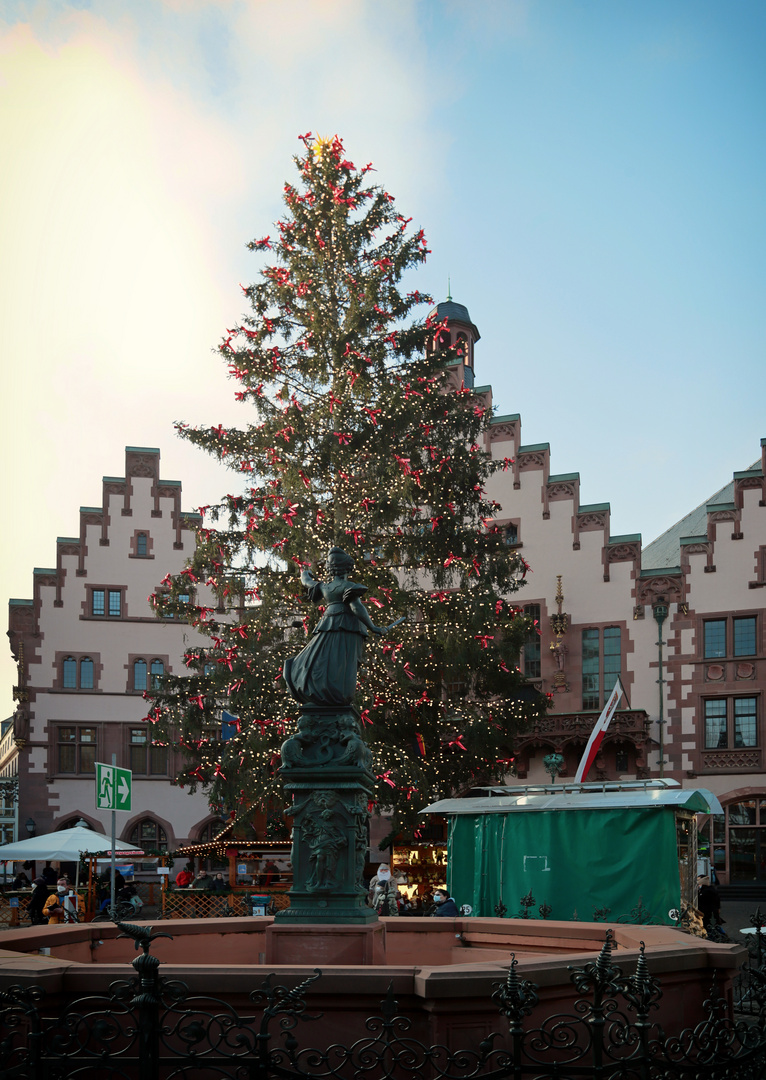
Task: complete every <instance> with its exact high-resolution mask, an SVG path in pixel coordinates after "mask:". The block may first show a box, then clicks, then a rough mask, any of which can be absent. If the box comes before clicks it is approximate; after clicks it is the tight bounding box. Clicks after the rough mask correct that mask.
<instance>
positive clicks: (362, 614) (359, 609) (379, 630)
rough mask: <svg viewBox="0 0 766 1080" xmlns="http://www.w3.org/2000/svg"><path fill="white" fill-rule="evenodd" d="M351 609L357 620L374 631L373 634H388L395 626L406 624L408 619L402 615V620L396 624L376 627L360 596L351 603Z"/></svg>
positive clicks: (398, 620)
mask: <svg viewBox="0 0 766 1080" xmlns="http://www.w3.org/2000/svg"><path fill="white" fill-rule="evenodd" d="M349 607H350V608H351V610H352V611H353V613H354V614H355V615H356V617H357V619H359V622H360V623H363V624H364V626H366V627H367V628H368V629H369V630H372V632H373V634H381V635H383V634H387V633H388V631H389V630H393V628H394V627H395V626H398V625H399V623H402V622H404V620H405V618H406V616H405V615H402V617H401V619H397V620H396V622H392V623H390V624H389V625H388V626H376V625H375V623H374V622H373V621H372V619H371V618H370V613H369V612H368V610H367V608H366V607H365V606H364V604H363V603H362V601H361V600H360V599H359V597H358V596H356V597H354V599H353V600H352V601H351V602H350V603H349Z"/></svg>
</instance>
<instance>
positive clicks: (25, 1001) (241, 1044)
mask: <svg viewBox="0 0 766 1080" xmlns="http://www.w3.org/2000/svg"><path fill="white" fill-rule="evenodd" d="M117 925H118V926H119V927H120V929H121V930H122V931H123V933H122V935H121V936H128V937H132V938H133V939H134V940H135V941H136V947H137V948H138V946H139V945H140V946H141V947H142V953H141V955H140V956H138V957H136V959H135V960H134V961H133V967H134V969H135V972H136V975H135V977H134V978H132V979H129V980H125V981H120V982H115V983H112V985H111V986H110V988H109V992H108V994H106V995H103V996H102V995H98V994H93V995H90V996H88V997H83V998H79V999H77V1000H74V1001H72V1002H71V1003H69V1004H68V1005H67V1006H66V1008H65V1009H64V1010H63V1011H62V1012H61V1013H60V1014H59V1015H57V1016H55V1017H52V1016H47V1015H46V1011H45V1006H44V993H43V991H42V990H41V989H40V988H39V987H32V988H23V987H20V986H16V987H11V988H10V989H8V990H5V991H2V992H0V1025H1V1027H0V1055H1V1056H0V1077H2V1078H3V1080H53V1078H55V1080H58V1078H62V1080H63V1078H65V1077H74V1076H77V1077H83V1078H87V1080H101V1078H104V1080H106V1078H107V1077H108V1078H109V1080H177V1078H179V1080H180V1078H189V1080H208V1078H210V1080H212V1078H214V1077H215V1078H216V1080H229V1078H231V1080H234V1078H237V1080H239V1078H242V1080H244V1078H250V1080H309V1078H312V1080H315V1078H317V1077H318V1078H320V1080H361V1078H366V1080H532V1078H535V1080H576V1078H580V1080H584V1078H587V1080H735V1078H736V1080H762V1078H763V1076H764V1075H766V1030H765V1029H764V1024H765V1020H764V1017H765V1016H766V1009H765V1008H764V1006H766V986H764V985H763V983H762V984H761V985H760V989H754V994H755V996H756V997H757V1000H758V1002H759V1005H760V1012H759V1015H758V1018H757V1020H756V1021H755V1022H753V1023H750V1024H747V1023H745V1022H744V1021H739V1022H735V1021H733V1020H731V1019H730V1018H729V1017H728V1016H727V1008H726V1002H725V1000H724V998H723V997H722V996H721V995H720V993H719V992H718V989H717V986H716V983H715V982H714V983H713V985H712V988H711V991H710V994H709V996H708V999H707V1001H706V1002H705V1005H704V1015H703V1016H702V1017H701V1019H700V1022H699V1023H698V1024H697V1026H696V1027H694V1028H693V1029H686V1030H685V1031H683V1032H682V1033H681V1034H680V1035H676V1036H667V1037H666V1036H665V1035H664V1033H663V1032H662V1030H661V1029H660V1028H659V1027H658V1026H657V1025H656V1023H653V1022H652V1019H651V1017H652V1013H653V1012H654V1010H655V1009H656V1008H657V1005H658V1002H659V1000H660V998H661V997H662V991H661V988H660V984H659V982H658V980H657V979H655V978H653V977H652V976H651V975H650V973H649V970H648V966H647V961H646V957H645V955H644V949H643V945H642V947H641V952H640V955H639V958H638V961H637V964H636V969H635V971H634V972H633V974H631V975H625V974H624V973H623V971H622V970H621V969H620V968H619V967H618V966H616V965H615V964H614V963H613V962H612V943H611V931H609V930H608V931H607V932H606V937H605V942H604V945H603V948H602V949H601V952H600V954H599V956H598V959H597V960H596V961H595V962H593V963H589V964H586V965H585V966H584V967H581V968H574V969H572V970H571V981H572V984H573V987H574V992H575V994H576V997H575V1000H574V1001H573V1005H572V1011H571V1012H570V1013H560V1014H557V1015H555V1016H549V1017H547V1018H546V1019H545V1020H544V1021H543V1022H542V1023H540V1024H539V1026H536V1027H535V1026H532V1025H531V1022H530V1020H529V1018H530V1016H531V1015H532V1013H533V1012H534V1011H535V1009H536V1006H537V1005H538V1004H539V998H538V993H537V990H538V987H537V986H536V985H535V984H534V983H532V982H530V981H528V980H526V979H522V978H521V977H520V975H519V972H518V970H517V962H516V960H515V958H512V960H511V963H510V966H509V970H508V974H507V977H506V979H505V980H504V981H503V982H502V983H497V984H496V989H495V992H494V993H493V995H492V999H493V1001H494V1002H495V1004H496V1006H497V1008H498V1010H499V1013H500V1014H501V1016H503V1017H504V1018H505V1021H506V1025H505V1030H504V1032H503V1033H502V1034H500V1033H495V1034H492V1035H489V1036H488V1037H487V1038H485V1039H483V1040H482V1041H480V1042H478V1041H477V1043H476V1044H475V1045H472V1046H465V1047H463V1048H462V1049H460V1050H451V1049H449V1048H447V1047H446V1046H442V1045H432V1046H427V1045H425V1044H424V1043H422V1042H421V1041H419V1040H418V1039H416V1038H414V1037H413V1036H412V1035H411V1028H412V1024H411V1021H410V1020H409V1019H408V1018H407V1017H406V1016H403V1015H401V1014H400V1012H399V1008H398V1003H397V1001H396V999H395V998H394V995H393V992H392V990H391V989H390V988H389V992H388V995H387V997H386V998H385V999H384V1001H382V1002H381V1008H380V1013H379V1015H377V1016H372V1017H370V1018H369V1019H368V1020H367V1021H366V1023H365V1025H364V1031H363V1032H360V1037H359V1038H357V1039H356V1040H355V1041H353V1042H350V1043H348V1045H341V1044H337V1043H336V1044H333V1045H331V1046H325V1047H311V1048H306V1047H303V1046H302V1045H301V1042H300V1040H299V1039H298V1037H297V1031H298V1029H299V1027H300V1025H301V1021H304V1020H309V1019H318V1018H319V1014H311V1013H310V1012H309V1011H308V1008H307V1003H306V997H307V992H309V990H310V988H311V987H312V985H313V984H314V983H316V982H317V980H319V979H320V978H321V972H320V971H318V970H317V971H315V973H314V974H313V975H312V976H311V977H310V978H308V979H306V981H305V982H303V983H301V984H300V985H299V986H297V987H295V988H294V989H288V988H287V987H285V986H280V985H274V978H275V977H274V976H273V975H270V976H268V978H267V979H266V980H265V981H264V982H263V984H262V985H261V986H260V987H259V988H258V989H256V990H254V991H253V992H252V993H251V994H250V1002H251V1005H252V1009H251V1011H250V1014H249V1015H246V1016H245V1015H240V1014H239V1013H238V1012H236V1011H235V1010H234V1009H232V1008H231V1007H230V1006H229V1005H228V1004H227V1003H226V1002H224V1001H222V1000H219V999H215V998H212V997H199V996H192V995H190V994H189V992H188V988H187V987H186V986H185V984H184V983H181V982H176V981H171V980H168V979H165V978H163V977H162V976H161V975H160V970H159V969H160V962H159V960H158V959H157V958H156V957H155V956H152V955H151V954H150V952H149V949H150V945H151V942H152V940H154V938H156V937H160V936H165V937H168V936H170V935H167V934H161V933H152V928H151V927H150V926H131V925H129V924H122V923H118V924H117Z"/></svg>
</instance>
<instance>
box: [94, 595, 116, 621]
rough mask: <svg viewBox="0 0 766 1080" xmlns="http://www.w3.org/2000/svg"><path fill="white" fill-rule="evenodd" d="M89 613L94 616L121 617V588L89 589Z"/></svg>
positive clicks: (98, 617)
mask: <svg viewBox="0 0 766 1080" xmlns="http://www.w3.org/2000/svg"><path fill="white" fill-rule="evenodd" d="M90 613H91V615H92V616H93V617H94V618H97V619H103V618H106V617H108V618H110V619H119V618H121V617H122V589H91V591H90Z"/></svg>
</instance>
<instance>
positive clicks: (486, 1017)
mask: <svg viewBox="0 0 766 1080" xmlns="http://www.w3.org/2000/svg"><path fill="white" fill-rule="evenodd" d="M608 926H609V924H605V923H585V922H577V923H570V922H553V921H540V920H523V919H470V918H458V919H422V918H390V919H381V920H380V924H379V926H377V928H375V929H376V935H377V944H376V945H375V948H374V949H373V952H374V951H377V955H373V954H372V953H371V954H370V955H371V959H370V960H369V961H368V962H367V963H350V962H348V961H347V960H344V958H343V954H344V945H343V941H342V939H343V934H339V933H336V932H335V931H342V930H345V929H354V930H359V929H366V928H343V927H327V926H317V927H314V928H310V927H305V926H304V927H300V928H298V927H291V928H289V929H290V930H291V931H295V930H298V929H300V930H301V931H303V934H302V944H301V949H302V951H303V952H304V953H305V956H304V958H303V959H304V962H303V963H297V962H288V963H279V962H275V960H274V952H275V948H276V951H277V953H278V952H279V948H280V946H279V945H277V946H276V947H275V945H274V927H273V919H272V918H270V917H264V918H231V919H200V920H189V919H180V920H176V921H172V920H168V921H164V922H159V923H157V924H155V927H154V929H155V931H156V932H163V933H168V934H172V935H173V940H172V941H171V940H169V939H168V938H158V939H157V940H155V941H153V942H152V947H151V951H152V954H153V955H155V956H157V957H158V959H159V960H160V961H161V964H162V966H161V974H162V976H164V977H165V978H167V979H178V980H181V981H183V982H184V983H185V984H186V985H187V986H188V987H189V991H190V993H192V994H197V995H205V996H210V997H214V998H217V999H220V1000H221V1001H224V1002H226V1003H227V1004H228V1005H229V1006H231V1007H232V1008H234V1009H236V1010H237V1011H238V1012H239V1013H240V1014H241V1015H250V1014H251V1013H252V1010H253V1006H252V1004H251V1003H250V1001H249V994H250V993H251V991H253V990H255V989H257V988H258V987H259V986H260V984H261V983H262V981H263V979H264V978H265V977H266V975H267V974H268V973H269V972H272V971H273V972H274V973H275V976H276V978H275V980H274V981H276V982H278V983H281V984H283V985H285V986H287V987H294V986H297V985H298V984H299V983H301V982H302V981H304V980H305V979H306V978H307V977H308V976H309V975H311V974H312V972H313V970H314V968H315V967H319V968H321V970H322V972H323V975H322V978H321V979H319V980H318V981H317V982H315V983H313V984H312V985H311V986H310V987H309V988H308V990H307V992H306V1001H307V1012H309V1013H318V1012H321V1013H323V1019H322V1021H321V1023H317V1024H316V1025H314V1030H311V1031H309V1030H308V1029H307V1031H306V1035H305V1038H306V1039H308V1040H311V1044H312V1045H318V1044H319V1043H320V1042H323V1043H324V1044H325V1045H326V1044H327V1043H329V1042H331V1041H334V1040H339V1041H348V1040H349V1038H353V1037H359V1036H361V1034H362V1033H363V1031H364V1021H365V1020H366V1019H367V1017H368V1016H371V1015H374V1014H379V1012H380V1002H381V1000H382V999H383V998H384V997H385V995H386V992H387V990H388V987H389V985H391V986H392V988H393V992H394V994H395V996H396V998H397V1000H398V1002H399V1009H400V1011H401V1012H403V1013H405V1014H406V1015H407V1016H409V1017H410V1018H411V1020H412V1024H413V1035H414V1036H415V1037H416V1038H419V1039H421V1040H422V1041H424V1042H426V1043H442V1044H444V1045H446V1046H448V1047H451V1048H459V1047H461V1046H465V1045H467V1043H470V1044H476V1043H478V1042H480V1041H481V1039H483V1038H485V1037H486V1035H487V1034H489V1032H490V1031H493V1030H494V1031H500V1032H503V1031H504V1030H506V1028H507V1023H506V1021H505V1019H504V1018H503V1017H502V1016H500V1015H499V1014H498V1011H497V1007H496V1006H495V1005H494V1004H493V1002H492V1001H491V1000H490V996H491V994H492V991H493V988H494V986H495V985H496V984H497V983H498V982H501V981H503V980H504V979H505V977H506V975H507V972H508V966H509V962H510V954H511V953H514V954H515V955H516V959H517V961H518V967H517V971H518V974H519V976H520V977H521V978H522V979H529V980H531V981H533V982H534V983H536V984H538V986H539V991H538V993H539V997H540V1002H539V1005H538V1006H537V1007H536V1009H535V1012H534V1013H533V1014H532V1017H531V1018H530V1019H531V1021H533V1022H537V1023H540V1022H542V1020H544V1019H545V1017H547V1016H550V1015H552V1014H554V1013H561V1012H571V1011H572V1006H573V1002H574V999H575V997H576V994H575V992H574V990H573V987H572V985H571V982H570V971H569V967H583V966H584V965H586V964H588V963H590V962H593V961H595V959H596V957H597V956H598V953H599V951H600V950H601V947H602V945H603V943H604V939H605V932H606V929H607V927H608ZM610 928H611V930H612V931H613V962H614V963H615V964H617V965H619V966H620V967H621V968H622V970H623V971H624V972H625V974H626V975H629V974H632V973H633V971H634V970H635V966H636V962H637V959H638V956H639V950H640V943H641V942H642V941H643V942H645V945H646V950H645V955H646V960H647V964H648V967H649V971H650V974H651V975H652V976H653V977H655V978H658V979H659V980H660V982H661V985H662V991H663V996H662V998H661V1000H660V1002H659V1009H658V1010H656V1011H655V1012H654V1013H653V1014H652V1018H653V1019H656V1020H657V1021H658V1022H659V1023H661V1024H662V1025H663V1026H664V1027H665V1029H666V1031H667V1032H668V1033H676V1032H680V1031H681V1029H682V1028H684V1027H690V1026H693V1025H694V1024H696V1023H698V1022H699V1021H700V1019H701V1018H702V1016H703V1015H704V1010H703V1002H704V1001H705V999H706V998H707V997H708V996H709V993H710V987H711V982H712V979H713V975H714V973H715V976H716V979H717V984H718V988H719V992H720V993H721V994H722V995H723V996H724V998H725V999H726V1000H728V1002H729V1004H731V997H732V983H733V980H734V977H735V976H736V974H737V970H738V968H739V967H740V966H741V964H742V963H743V961H744V959H745V950H744V949H743V948H742V946H739V945H726V944H722V945H718V944H712V943H708V942H707V941H706V940H705V939H700V938H695V937H691V936H689V935H688V934H684V933H682V932H681V931H678V930H675V929H674V928H671V927H666V926H634V925H628V924H614V925H612V926H611V927H610ZM119 933H120V931H119V929H118V928H117V927H115V926H112V925H111V924H109V923H85V924H81V925H78V926H44V927H34V928H25V929H20V930H12V931H8V932H6V933H4V934H3V937H2V945H3V949H2V951H0V989H5V988H7V987H9V986H10V985H14V984H15V985H22V986H29V985H39V986H42V987H43V988H44V990H45V991H46V999H45V1001H46V1012H49V1011H55V1010H57V1009H58V1010H61V1009H62V1008H64V1007H65V1005H66V1004H67V1002H71V1001H72V1000H73V999H75V998H77V997H81V996H84V995H86V994H101V993H106V991H107V989H108V987H109V984H110V983H112V982H114V981H115V980H124V979H128V978H131V977H132V976H133V971H132V969H130V967H129V964H130V961H131V960H132V959H133V958H134V956H135V955H136V954H135V950H134V943H133V942H132V941H131V940H129V939H125V938H122V939H121V938H119ZM41 948H44V949H46V950H49V953H46V954H41V953H40V949H41ZM333 950H335V951H334V952H333Z"/></svg>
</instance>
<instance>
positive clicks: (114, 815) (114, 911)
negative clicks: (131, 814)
mask: <svg viewBox="0 0 766 1080" xmlns="http://www.w3.org/2000/svg"><path fill="white" fill-rule="evenodd" d="M116 766H117V755H116V754H112V767H114V768H116ZM116 841H117V811H116V810H112V880H111V888H110V894H111V896H110V901H109V902H110V905H111V906H110V909H109V914H110V916H111V918H112V919H114V917H115V915H116V914H117V905H116V904H115V902H114V882H115V873H116V870H115V865H114V845H115V843H116Z"/></svg>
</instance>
